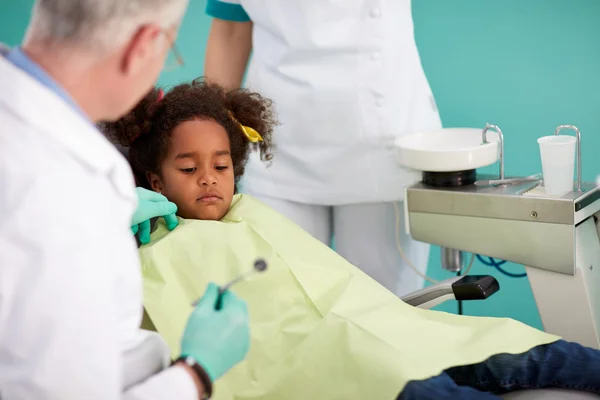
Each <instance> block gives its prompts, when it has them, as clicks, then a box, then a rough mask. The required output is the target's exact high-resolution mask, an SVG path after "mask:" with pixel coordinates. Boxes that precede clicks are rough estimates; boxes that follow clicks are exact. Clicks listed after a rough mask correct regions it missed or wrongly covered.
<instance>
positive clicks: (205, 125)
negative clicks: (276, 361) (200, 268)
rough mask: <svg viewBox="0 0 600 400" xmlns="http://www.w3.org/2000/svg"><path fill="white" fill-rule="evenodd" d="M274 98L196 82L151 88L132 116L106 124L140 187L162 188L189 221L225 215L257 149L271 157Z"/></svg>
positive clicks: (265, 155) (160, 190)
mask: <svg viewBox="0 0 600 400" xmlns="http://www.w3.org/2000/svg"><path fill="white" fill-rule="evenodd" d="M275 123H276V121H275V117H274V114H273V111H272V108H271V102H270V101H269V100H267V99H265V98H263V97H262V96H260V95H259V94H257V93H252V92H249V91H246V90H242V89H240V90H234V91H229V92H227V91H225V90H223V89H222V88H221V87H220V86H217V85H210V84H207V83H204V82H202V81H201V80H196V81H194V82H192V83H191V84H182V85H179V86H176V87H175V88H173V90H171V91H170V92H168V93H166V94H165V93H164V92H163V91H162V90H161V89H155V90H153V91H151V92H150V93H149V94H148V95H147V96H146V97H145V98H144V99H143V100H142V101H141V102H140V103H139V104H138V105H137V106H136V108H135V109H134V110H133V111H132V112H131V113H130V114H129V115H127V116H125V117H124V118H122V119H121V120H119V121H117V122H115V123H109V124H104V125H103V126H101V129H102V130H103V131H104V132H105V134H106V135H107V137H108V138H109V139H111V140H112V141H113V142H115V143H116V144H119V145H121V146H125V147H128V148H129V161H130V164H131V167H132V169H133V172H134V175H135V178H136V181H137V185H138V186H142V187H144V188H146V189H151V190H154V191H156V192H159V193H162V194H163V195H165V196H166V197H167V198H168V199H169V200H170V201H172V202H174V203H175V204H176V205H177V207H178V215H179V216H180V217H182V218H187V219H201V220H220V219H221V218H223V216H225V214H226V213H227V211H228V210H229V206H230V205H231V202H232V199H233V195H234V193H236V184H237V183H238V181H239V179H240V178H241V177H242V175H243V174H244V168H245V165H246V161H247V160H248V156H249V155H250V151H252V150H259V151H260V156H261V159H262V160H264V161H269V160H270V159H271V158H272V154H271V134H272V131H273V126H274V124H275Z"/></svg>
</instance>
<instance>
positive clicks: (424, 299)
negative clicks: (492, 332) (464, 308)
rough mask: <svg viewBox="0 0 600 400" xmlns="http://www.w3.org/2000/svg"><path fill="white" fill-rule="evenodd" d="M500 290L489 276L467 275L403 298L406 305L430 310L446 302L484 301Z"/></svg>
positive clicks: (497, 284) (496, 282)
mask: <svg viewBox="0 0 600 400" xmlns="http://www.w3.org/2000/svg"><path fill="white" fill-rule="evenodd" d="M498 290H500V284H499V283H498V281H497V280H496V278H494V277H493V276H490V275H467V276H457V277H454V278H450V279H446V280H444V281H442V282H440V283H436V284H434V285H431V286H428V287H426V288H424V289H421V290H417V291H416V292H412V293H409V294H407V295H406V296H403V297H402V298H401V299H402V301H404V302H405V303H407V304H410V305H411V306H414V307H419V308H431V307H434V306H437V305H438V304H440V303H443V302H445V301H447V300H461V301H465V300H484V299H487V298H488V297H490V296H491V295H493V294H494V293H496V292H497V291H498Z"/></svg>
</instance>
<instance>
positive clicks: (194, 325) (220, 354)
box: [181, 283, 250, 381]
mask: <svg viewBox="0 0 600 400" xmlns="http://www.w3.org/2000/svg"><path fill="white" fill-rule="evenodd" d="M218 298H219V287H218V286H217V285H215V284H214V283H211V284H209V285H208V288H207V289H206V293H205V294H204V297H202V298H201V299H200V301H199V302H198V306H196V308H195V309H194V311H193V312H192V314H191V315H190V318H189V319H188V323H187V327H186V328H185V331H184V333H183V339H182V340H181V354H182V356H185V357H192V358H193V359H194V360H195V361H196V362H197V363H198V364H200V365H201V366H202V368H204V370H205V371H206V373H207V374H208V375H209V376H210V379H211V380H212V381H214V380H215V379H218V378H220V377H221V376H222V375H224V374H225V373H226V372H227V371H229V370H230V369H231V368H232V367H233V366H235V365H236V364H237V363H239V362H240V361H242V360H243V359H244V357H246V354H247V353H248V349H249V348H250V327H249V325H248V308H247V306H246V302H244V301H243V300H241V299H239V298H238V297H237V296H236V295H235V294H233V293H232V292H230V291H226V292H225V293H223V295H222V299H221V308H220V309H219V310H216V309H215V306H216V304H217V299H218Z"/></svg>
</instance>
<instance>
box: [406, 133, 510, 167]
mask: <svg viewBox="0 0 600 400" xmlns="http://www.w3.org/2000/svg"><path fill="white" fill-rule="evenodd" d="M482 132H483V128H482V129H478V128H445V129H440V130H438V131H430V132H417V133H412V134H408V135H404V136H401V137H399V138H397V139H396V141H395V142H394V145H395V153H396V159H397V161H398V162H399V163H400V165H402V166H403V167H406V168H410V169H413V170H418V171H427V172H453V171H467V170H473V169H477V168H481V167H486V166H488V165H491V164H494V163H495V162H496V161H498V158H499V154H500V145H499V141H500V139H499V135H498V133H497V132H496V131H494V130H488V131H487V132H486V139H487V141H488V143H483V141H482V137H481V133H482Z"/></svg>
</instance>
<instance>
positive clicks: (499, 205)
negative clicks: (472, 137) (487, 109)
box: [406, 175, 600, 225]
mask: <svg viewBox="0 0 600 400" xmlns="http://www.w3.org/2000/svg"><path fill="white" fill-rule="evenodd" d="M486 177H487V176H485V175H484V176H483V177H482V180H485V179H486ZM491 178H492V177H491V176H490V178H487V179H491ZM537 186H538V183H537V182H524V183H520V184H514V185H509V186H477V185H468V186H462V187H456V188H453V187H448V188H443V187H432V186H427V185H424V184H423V183H417V184H415V185H413V186H410V187H409V188H408V189H407V193H406V196H407V197H406V198H407V207H408V212H409V213H411V212H418V213H433V214H444V215H457V216H470V217H482V218H498V219H509V220H518V221H530V222H545V223H554V224H567V225H573V224H575V223H578V222H581V220H582V219H581V217H580V215H582V214H584V210H585V212H588V211H589V212H591V213H595V212H597V211H598V210H600V202H598V201H597V200H598V199H600V191H599V188H598V187H596V185H595V184H594V183H582V185H581V191H580V192H576V191H572V192H569V193H566V194H565V195H563V196H562V197H549V196H544V195H539V196H538V195H536V196H532V195H530V194H531V193H532V191H533V189H535V188H536V187H537ZM589 207H591V208H592V209H589V210H586V209H588V208H589Z"/></svg>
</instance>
